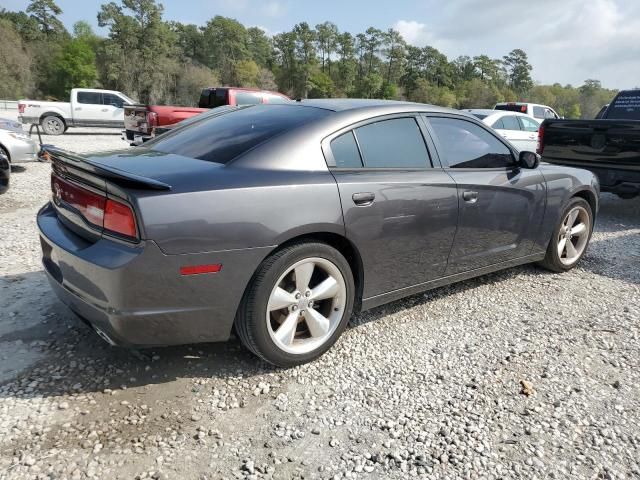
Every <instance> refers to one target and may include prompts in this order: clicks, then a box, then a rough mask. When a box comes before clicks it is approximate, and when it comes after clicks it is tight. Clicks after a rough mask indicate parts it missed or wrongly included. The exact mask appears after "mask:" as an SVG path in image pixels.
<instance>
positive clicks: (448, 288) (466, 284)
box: [350, 265, 551, 327]
mask: <svg viewBox="0 0 640 480" xmlns="http://www.w3.org/2000/svg"><path fill="white" fill-rule="evenodd" d="M518 275H527V276H530V277H538V276H545V275H551V273H550V272H548V271H547V270H543V269H542V268H539V267H536V266H535V265H521V266H517V267H512V268H509V269H506V270H501V271H498V272H494V273H489V274H486V275H482V276H480V277H476V278H471V279H469V280H464V281H461V282H458V283H453V284H451V285H445V286H443V287H438V288H434V289H433V290H428V291H426V292H422V293H417V294H415V295H411V296H409V297H406V298H403V299H401V300H397V301H395V302H392V303H388V304H386V305H381V306H379V307H376V308H373V309H371V310H368V311H366V312H363V313H360V314H358V315H356V316H354V317H353V318H352V319H351V322H350V325H351V326H353V327H359V326H361V325H365V324H367V323H369V322H375V321H377V320H380V319H382V318H383V317H386V316H387V315H393V314H396V313H398V312H400V311H402V310H405V309H407V308H413V307H416V306H419V305H424V304H428V303H430V302H432V301H436V300H439V299H442V298H445V297H449V296H453V295H456V294H460V293H463V292H465V291H467V290H473V289H474V288H478V287H480V286H484V285H493V284H499V283H502V282H506V281H508V280H511V279H513V278H514V277H517V276H518Z"/></svg>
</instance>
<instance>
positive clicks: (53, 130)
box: [41, 115, 67, 135]
mask: <svg viewBox="0 0 640 480" xmlns="http://www.w3.org/2000/svg"><path fill="white" fill-rule="evenodd" d="M41 125H42V131H43V132H44V133H46V134H47V135H62V134H63V133H64V132H65V130H66V129H67V126H66V124H65V123H64V120H63V119H62V118H60V117H58V116H56V115H48V116H46V117H44V118H43V119H42V122H41Z"/></svg>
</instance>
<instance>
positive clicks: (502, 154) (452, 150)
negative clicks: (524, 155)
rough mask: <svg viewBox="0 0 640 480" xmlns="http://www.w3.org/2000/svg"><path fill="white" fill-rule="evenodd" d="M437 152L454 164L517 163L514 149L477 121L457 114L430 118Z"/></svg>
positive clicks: (501, 165)
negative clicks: (436, 142)
mask: <svg viewBox="0 0 640 480" xmlns="http://www.w3.org/2000/svg"><path fill="white" fill-rule="evenodd" d="M428 120H429V122H430V123H431V126H432V128H433V130H434V132H435V134H436V137H437V139H438V152H439V153H440V155H441V156H444V158H445V159H446V161H447V163H448V164H449V167H451V168H507V167H513V166H514V165H515V160H514V158H513V155H512V154H511V151H510V150H509V149H508V148H507V147H506V146H505V145H504V144H503V143H502V142H500V141H499V140H498V139H497V138H496V137H494V136H493V135H491V133H489V132H488V131H486V130H485V129H484V128H482V127H480V126H479V125H476V124H475V123H472V122H468V121H465V120H458V119H455V118H429V119H428Z"/></svg>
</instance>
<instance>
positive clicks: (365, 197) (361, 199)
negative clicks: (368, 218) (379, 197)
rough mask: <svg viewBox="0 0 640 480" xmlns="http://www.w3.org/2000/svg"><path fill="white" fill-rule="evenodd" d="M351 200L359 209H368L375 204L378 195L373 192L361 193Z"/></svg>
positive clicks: (355, 194) (353, 196) (354, 195)
mask: <svg viewBox="0 0 640 480" xmlns="http://www.w3.org/2000/svg"><path fill="white" fill-rule="evenodd" d="M351 198H352V199H353V203H355V204H356V205H358V206H359V207H367V206H369V205H371V204H372V203H373V201H374V200H375V198H376V194H375V193H373V192H359V193H354V194H353V195H352V196H351Z"/></svg>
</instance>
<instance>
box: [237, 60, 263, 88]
mask: <svg viewBox="0 0 640 480" xmlns="http://www.w3.org/2000/svg"><path fill="white" fill-rule="evenodd" d="M235 76H236V84H237V85H238V86H239V87H257V86H258V78H259V76H260V66H259V65H258V64H257V63H256V62H254V61H253V60H241V61H240V62H238V63H237V64H236V66H235Z"/></svg>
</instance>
